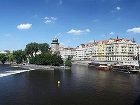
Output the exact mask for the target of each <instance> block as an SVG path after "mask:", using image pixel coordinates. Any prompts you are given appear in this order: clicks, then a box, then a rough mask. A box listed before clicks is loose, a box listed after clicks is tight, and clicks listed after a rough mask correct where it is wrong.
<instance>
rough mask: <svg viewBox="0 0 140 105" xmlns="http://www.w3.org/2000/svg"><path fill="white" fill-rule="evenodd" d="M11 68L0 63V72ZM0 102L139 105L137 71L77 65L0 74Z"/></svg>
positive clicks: (19, 104) (4, 104) (2, 104)
mask: <svg viewBox="0 0 140 105" xmlns="http://www.w3.org/2000/svg"><path fill="white" fill-rule="evenodd" d="M11 69H12V70H13V68H11V67H9V66H8V65H5V66H2V65H0V73H4V72H5V71H9V70H11ZM14 69H17V68H14ZM18 69H19V68H18ZM58 81H60V84H58ZM0 105H140V74H127V73H119V72H104V71H97V70H94V69H91V68H90V69H89V68H88V67H86V66H79V65H73V66H72V69H71V70H65V71H64V70H55V71H39V70H38V71H30V72H24V73H20V74H14V75H10V76H6V77H1V78H0Z"/></svg>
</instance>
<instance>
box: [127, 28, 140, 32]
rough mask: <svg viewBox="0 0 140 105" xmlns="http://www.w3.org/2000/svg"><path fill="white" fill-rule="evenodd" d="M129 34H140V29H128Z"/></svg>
mask: <svg viewBox="0 0 140 105" xmlns="http://www.w3.org/2000/svg"><path fill="white" fill-rule="evenodd" d="M127 32H133V33H140V27H135V28H131V29H128V30H127Z"/></svg>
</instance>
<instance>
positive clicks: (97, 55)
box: [51, 37, 140, 61]
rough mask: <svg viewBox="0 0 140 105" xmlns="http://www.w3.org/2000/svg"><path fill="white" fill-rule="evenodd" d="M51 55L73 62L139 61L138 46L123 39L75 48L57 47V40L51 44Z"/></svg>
mask: <svg viewBox="0 0 140 105" xmlns="http://www.w3.org/2000/svg"><path fill="white" fill-rule="evenodd" d="M51 50H52V52H53V53H58V52H59V54H60V55H61V57H62V58H63V59H67V58H68V57H71V58H72V59H73V60H98V61H117V60H118V61H119V60H139V59H140V46H138V45H137V44H136V42H135V40H134V39H133V40H128V39H124V38H118V37H117V38H110V39H108V40H102V41H95V40H94V41H93V42H90V43H86V44H80V45H79V46H77V47H76V48H70V47H68V48H66V47H62V46H59V43H58V39H53V40H52V43H51Z"/></svg>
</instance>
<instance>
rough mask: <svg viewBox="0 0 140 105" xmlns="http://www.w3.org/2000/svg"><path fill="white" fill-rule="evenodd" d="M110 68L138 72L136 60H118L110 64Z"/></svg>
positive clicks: (139, 70) (139, 69)
mask: <svg viewBox="0 0 140 105" xmlns="http://www.w3.org/2000/svg"><path fill="white" fill-rule="evenodd" d="M112 70H113V71H120V72H128V73H138V72H140V68H139V63H138V61H118V62H117V63H116V64H114V65H113V66H112Z"/></svg>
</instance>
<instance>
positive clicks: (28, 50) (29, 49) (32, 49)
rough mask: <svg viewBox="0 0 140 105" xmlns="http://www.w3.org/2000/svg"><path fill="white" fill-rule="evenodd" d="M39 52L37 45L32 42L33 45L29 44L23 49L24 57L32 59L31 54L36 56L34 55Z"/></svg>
mask: <svg viewBox="0 0 140 105" xmlns="http://www.w3.org/2000/svg"><path fill="white" fill-rule="evenodd" d="M38 51H39V44H38V43H36V42H34V43H29V44H27V45H26V48H25V52H26V55H28V56H30V57H32V56H33V54H35V55H36V53H37V52H38Z"/></svg>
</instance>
